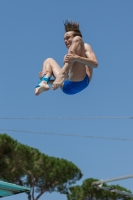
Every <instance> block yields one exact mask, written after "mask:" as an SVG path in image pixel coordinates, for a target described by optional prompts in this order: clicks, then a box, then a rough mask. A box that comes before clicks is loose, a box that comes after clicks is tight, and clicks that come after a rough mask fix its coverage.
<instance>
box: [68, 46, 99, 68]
mask: <svg viewBox="0 0 133 200" xmlns="http://www.w3.org/2000/svg"><path fill="white" fill-rule="evenodd" d="M84 46H85V55H86V57H81V56H78V55H76V54H75V52H73V51H70V52H69V53H68V54H67V55H66V57H65V61H70V62H79V63H82V64H84V65H87V66H89V67H91V68H96V67H98V62H97V59H96V56H95V53H94V52H93V51H92V48H91V46H90V45H89V44H85V45H84Z"/></svg>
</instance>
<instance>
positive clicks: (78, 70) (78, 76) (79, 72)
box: [69, 45, 93, 81]
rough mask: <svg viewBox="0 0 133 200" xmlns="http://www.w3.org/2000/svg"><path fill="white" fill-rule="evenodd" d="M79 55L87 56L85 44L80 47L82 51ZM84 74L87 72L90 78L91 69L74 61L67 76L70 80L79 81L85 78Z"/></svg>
mask: <svg viewBox="0 0 133 200" xmlns="http://www.w3.org/2000/svg"><path fill="white" fill-rule="evenodd" d="M80 56H81V57H87V56H86V49H85V45H84V47H83V48H82V52H81V55H80ZM86 74H88V76H89V79H90V80H91V78H92V74H93V69H92V68H90V67H88V66H85V65H84V64H82V63H79V62H75V63H74V64H73V66H72V67H71V69H70V70H69V78H70V80H71V81H81V80H83V79H84V78H85V76H86Z"/></svg>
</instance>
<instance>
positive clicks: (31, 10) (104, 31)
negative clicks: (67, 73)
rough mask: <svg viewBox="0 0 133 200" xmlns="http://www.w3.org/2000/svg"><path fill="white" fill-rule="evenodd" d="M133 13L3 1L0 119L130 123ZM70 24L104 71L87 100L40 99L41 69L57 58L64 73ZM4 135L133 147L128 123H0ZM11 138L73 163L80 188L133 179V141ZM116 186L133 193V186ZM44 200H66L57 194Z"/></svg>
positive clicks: (85, 4) (121, 8) (121, 6)
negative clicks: (92, 181)
mask: <svg viewBox="0 0 133 200" xmlns="http://www.w3.org/2000/svg"><path fill="white" fill-rule="evenodd" d="M132 8H133V1H132V0H128V1H125V0H121V1H118V0H117V1H115V0H111V1H106V0H101V1H98V0H97V1H91V0H83V1H77V0H73V1H70V0H68V1H63V0H58V1H54V0H49V1H44V0H39V1H37V0H36V1H35V0H28V1H27V0H23V1H17V0H12V1H10V0H1V1H0V69H1V73H0V82H1V87H0V93H1V98H0V105H1V106H0V117H1V118H2V117H88V116H133V106H132V102H133V65H132V57H133V56H132V55H133V49H132V47H133V23H132V19H133V12H132ZM65 19H71V20H75V21H77V22H79V23H80V28H81V31H82V34H83V40H84V42H86V43H89V44H90V45H91V47H92V49H93V50H94V52H95V54H96V56H97V59H98V62H99V67H98V68H97V69H95V70H94V75H93V79H92V82H91V83H90V85H89V87H88V88H87V89H86V90H84V91H83V92H82V93H79V94H77V95H74V96H68V95H65V94H64V93H62V91H61V90H60V89H58V90H57V91H52V90H50V91H49V92H47V93H43V94H42V95H40V96H38V97H36V96H35V95H34V87H35V85H36V84H37V82H38V81H39V78H38V72H39V71H41V68H42V63H43V61H44V60H45V59H46V58H48V57H52V58H54V59H55V60H56V61H57V62H58V63H59V65H60V66H61V67H62V66H63V57H64V55H65V54H67V49H66V47H65V45H64V41H63V36H64V27H63V21H64V20H65ZM0 129H8V130H11V129H15V130H27V131H40V132H52V133H61V134H80V135H88V136H89V135H92V136H103V137H110V138H111V137H117V138H132V139H133V136H132V130H133V121H132V120H131V119H102V120H98V119H95V120H82V119H79V120H72V119H69V120H61V119H60V120H54V119H53V120H0ZM0 132H1V133H4V131H0ZM6 133H7V134H9V135H10V136H11V137H13V138H14V139H17V140H18V141H19V142H21V143H23V144H26V145H29V146H31V147H35V148H38V149H39V150H40V151H41V152H43V153H45V154H47V155H49V156H55V157H59V158H65V159H67V160H69V161H72V162H73V163H75V164H76V165H77V166H78V167H79V168H80V169H81V170H82V172H83V174H84V176H83V178H82V180H80V181H79V182H77V184H81V183H82V181H83V180H85V179H86V178H90V177H93V178H97V179H108V178H113V177H117V176H123V175H127V174H133V159H132V152H133V142H131V141H120V140H105V139H90V138H82V137H81V138H80V137H67V136H66V137H61V136H53V135H41V134H40V135H38V134H30V133H21V132H14V133H13V132H10V131H6ZM114 183H115V182H114ZM116 183H118V184H120V185H122V186H124V187H126V188H127V189H130V190H131V191H132V192H133V187H132V185H133V179H128V180H124V181H118V182H116ZM6 198H7V199H9V200H16V199H18V198H19V199H20V200H22V199H27V196H26V195H25V194H20V195H16V196H11V197H6ZM6 198H5V199H6ZM43 198H45V199H47V200H52V199H55V198H56V199H58V200H66V197H65V196H64V195H60V194H57V193H53V194H48V193H46V194H44V195H43V196H42V197H41V198H40V199H43Z"/></svg>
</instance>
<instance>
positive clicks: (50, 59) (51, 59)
mask: <svg viewBox="0 0 133 200" xmlns="http://www.w3.org/2000/svg"><path fill="white" fill-rule="evenodd" d="M52 61H53V58H47V59H46V60H44V62H43V65H44V64H45V63H46V62H47V63H51V62H52Z"/></svg>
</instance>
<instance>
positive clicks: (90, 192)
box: [67, 178, 131, 200]
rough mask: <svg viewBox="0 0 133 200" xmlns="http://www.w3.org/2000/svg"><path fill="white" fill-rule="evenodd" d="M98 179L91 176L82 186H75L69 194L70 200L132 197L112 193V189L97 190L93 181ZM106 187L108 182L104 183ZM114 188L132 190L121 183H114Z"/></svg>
mask: <svg viewBox="0 0 133 200" xmlns="http://www.w3.org/2000/svg"><path fill="white" fill-rule="evenodd" d="M95 181H98V180H97V179H93V178H89V179H86V180H85V181H83V183H82V185H81V186H74V187H71V188H70V189H69V193H68V194H67V199H68V200H94V198H95V199H96V200H117V199H121V200H128V199H130V200H131V198H127V197H124V196H122V195H119V194H116V193H111V192H110V191H105V190H100V189H99V190H97V189H96V188H94V187H93V186H92V183H93V182H95ZM103 186H105V187H109V186H108V185H107V184H103ZM112 187H113V188H115V189H118V190H121V191H125V192H129V193H131V191H130V190H127V189H126V188H124V187H121V186H119V185H112Z"/></svg>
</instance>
